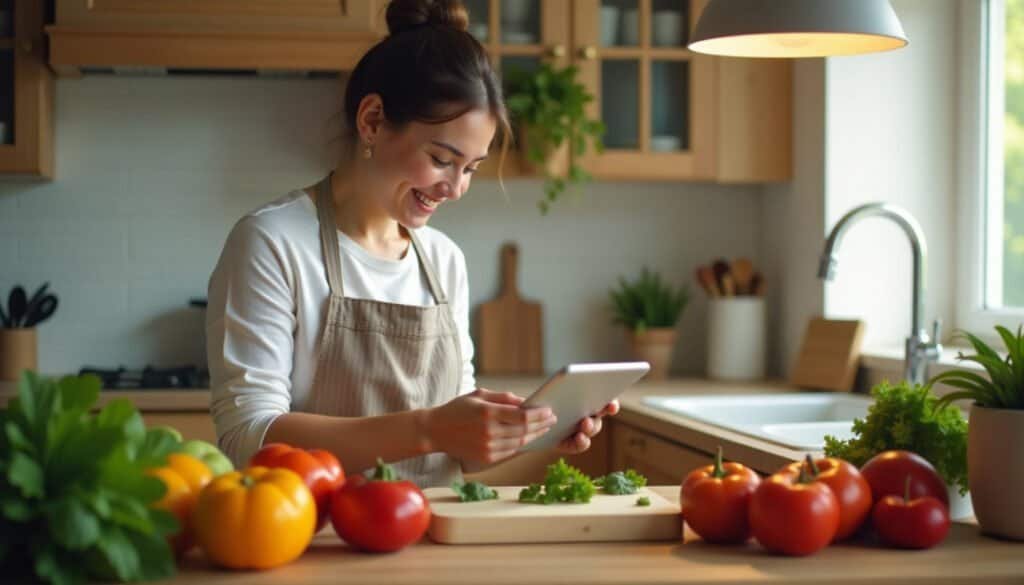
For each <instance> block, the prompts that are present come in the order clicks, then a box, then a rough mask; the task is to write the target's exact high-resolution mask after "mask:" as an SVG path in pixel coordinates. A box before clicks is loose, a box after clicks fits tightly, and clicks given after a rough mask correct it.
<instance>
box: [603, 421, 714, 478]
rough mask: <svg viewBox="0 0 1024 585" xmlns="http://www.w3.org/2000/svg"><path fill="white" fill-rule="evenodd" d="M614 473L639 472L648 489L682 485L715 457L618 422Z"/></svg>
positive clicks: (614, 438)
mask: <svg viewBox="0 0 1024 585" xmlns="http://www.w3.org/2000/svg"><path fill="white" fill-rule="evenodd" d="M611 430H612V436H611V443H612V444H611V460H612V461H611V469H612V470H616V471H618V470H624V469H635V470H636V471H638V472H640V473H641V474H643V475H644V476H646V477H647V483H648V485H682V481H683V478H684V477H685V476H686V474H687V473H689V472H690V471H693V470H694V469H696V468H697V467H700V466H702V465H707V464H708V462H709V461H710V460H711V456H710V455H708V454H706V453H702V452H700V451H696V450H694V449H690V448H689V447H684V446H682V445H679V444H677V443H673V442H671V441H666V440H665V439H662V438H661V437H658V436H656V435H653V434H651V433H648V432H646V431H642V430H640V429H637V428H635V427H632V426H629V425H627V424H623V423H621V422H619V421H614V423H613V425H612V429H611Z"/></svg>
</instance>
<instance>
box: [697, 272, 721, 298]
mask: <svg viewBox="0 0 1024 585" xmlns="http://www.w3.org/2000/svg"><path fill="white" fill-rule="evenodd" d="M697 282H699V283H700V285H701V287H702V288H703V289H704V290H705V291H706V292H707V293H708V296H711V297H720V296H722V291H721V290H720V289H719V288H718V283H717V282H715V273H714V271H712V270H711V267H710V266H703V265H701V266H698V267H697Z"/></svg>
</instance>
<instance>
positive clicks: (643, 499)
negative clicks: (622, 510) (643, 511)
mask: <svg viewBox="0 0 1024 585" xmlns="http://www.w3.org/2000/svg"><path fill="white" fill-rule="evenodd" d="M636 505H637V506H650V505H651V498H648V497H647V496H640V497H639V498H637V499H636Z"/></svg>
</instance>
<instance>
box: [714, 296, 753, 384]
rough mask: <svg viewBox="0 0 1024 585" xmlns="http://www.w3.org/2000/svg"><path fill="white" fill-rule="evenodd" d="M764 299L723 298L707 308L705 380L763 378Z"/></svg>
mask: <svg viewBox="0 0 1024 585" xmlns="http://www.w3.org/2000/svg"><path fill="white" fill-rule="evenodd" d="M764 320H765V309H764V297H750V296H742V297H722V298H715V299H711V302H710V303H709V305H708V377H709V378H712V379H715V380H760V379H762V378H764V361H765V360H764V351H765V348H764V346H765V331H764Z"/></svg>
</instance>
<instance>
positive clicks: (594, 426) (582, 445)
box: [555, 400, 619, 455]
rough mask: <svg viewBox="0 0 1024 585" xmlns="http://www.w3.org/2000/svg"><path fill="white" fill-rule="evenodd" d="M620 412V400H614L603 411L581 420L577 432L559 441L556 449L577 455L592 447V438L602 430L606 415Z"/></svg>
mask: <svg viewBox="0 0 1024 585" xmlns="http://www.w3.org/2000/svg"><path fill="white" fill-rule="evenodd" d="M618 413H619V401H618V400H612V401H611V402H609V403H608V404H607V405H605V407H604V408H602V409H601V412H599V413H597V414H595V415H593V416H588V417H586V418H584V419H583V420H581V421H580V424H579V426H578V427H576V432H575V433H573V434H572V435H570V436H569V438H567V439H566V440H564V441H562V442H561V443H559V444H558V446H557V447H555V451H557V452H559V453H564V454H566V455H575V454H577V453H582V452H584V451H586V450H587V449H589V448H590V439H591V438H593V437H596V436H597V434H598V433H600V432H601V427H602V426H603V424H602V419H603V418H604V417H605V416H615V415H616V414H618Z"/></svg>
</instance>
